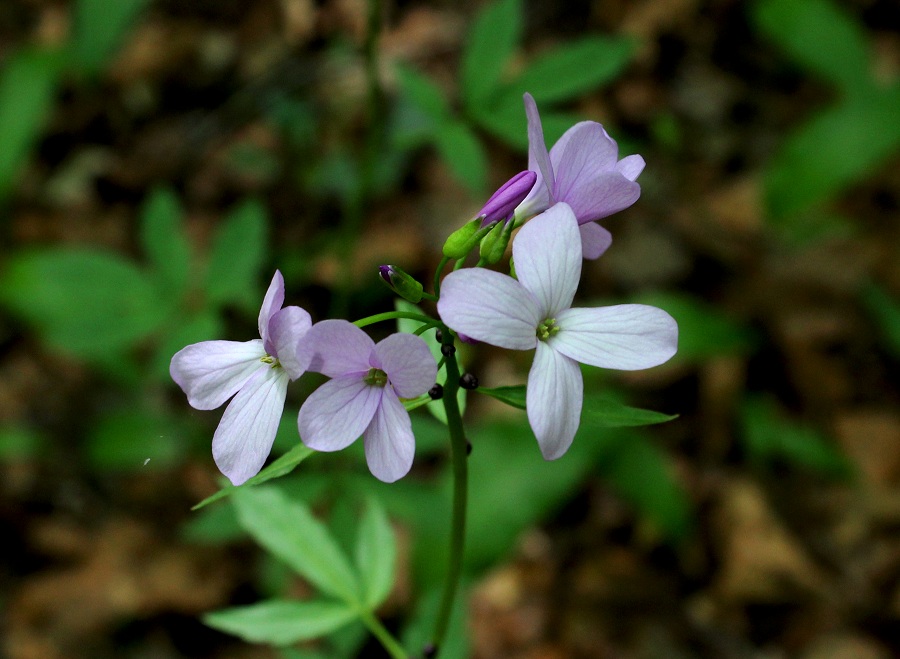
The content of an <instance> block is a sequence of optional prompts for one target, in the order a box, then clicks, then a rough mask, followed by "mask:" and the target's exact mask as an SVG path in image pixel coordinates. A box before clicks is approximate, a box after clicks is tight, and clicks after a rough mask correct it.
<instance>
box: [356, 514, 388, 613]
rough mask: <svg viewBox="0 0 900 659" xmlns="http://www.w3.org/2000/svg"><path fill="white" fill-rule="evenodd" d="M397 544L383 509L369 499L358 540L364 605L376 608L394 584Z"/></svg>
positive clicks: (357, 550)
mask: <svg viewBox="0 0 900 659" xmlns="http://www.w3.org/2000/svg"><path fill="white" fill-rule="evenodd" d="M396 561H397V544H396V542H395V540H394V532H393V530H392V529H391V524H390V522H389V521H388V517H387V514H386V513H385V512H384V508H382V507H381V504H379V503H378V501H377V500H376V499H374V498H370V499H369V504H368V506H367V507H366V512H365V514H364V515H363V518H362V523H361V524H360V527H359V532H358V535H357V538H356V567H357V569H358V570H359V574H360V578H361V580H362V587H363V592H364V593H365V603H366V604H367V605H368V606H369V607H371V608H372V609H374V608H375V607H377V606H378V605H379V604H381V603H382V602H383V601H384V598H385V597H387V596H388V593H390V592H391V586H393V584H394V566H395V563H396Z"/></svg>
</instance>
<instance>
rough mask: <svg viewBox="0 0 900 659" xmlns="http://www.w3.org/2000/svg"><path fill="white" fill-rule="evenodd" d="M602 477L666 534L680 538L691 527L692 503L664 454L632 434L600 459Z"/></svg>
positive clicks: (643, 439) (644, 439) (642, 438)
mask: <svg viewBox="0 0 900 659" xmlns="http://www.w3.org/2000/svg"><path fill="white" fill-rule="evenodd" d="M600 469H601V472H602V474H603V477H604V478H605V479H607V480H608V481H609V482H610V485H612V487H613V488H614V489H615V490H616V491H617V492H618V493H619V494H620V495H621V496H623V497H624V498H626V499H627V500H629V501H630V502H631V503H632V504H633V505H634V506H635V507H636V508H637V509H638V510H639V511H640V512H641V513H642V514H644V515H646V516H647V518H648V519H649V520H650V521H651V522H653V523H654V524H655V525H656V526H657V527H658V528H659V529H660V530H661V531H662V532H663V533H664V534H665V535H666V536H668V537H669V538H673V539H676V540H680V539H682V538H684V537H685V535H686V534H687V533H688V532H689V531H690V528H691V518H692V513H691V504H690V501H689V500H688V498H687V495H686V494H685V492H684V488H682V487H681V485H680V484H679V483H678V481H677V480H676V479H675V477H674V474H673V470H672V466H671V465H670V464H669V461H668V459H667V458H666V456H665V454H663V453H662V452H661V451H660V450H659V449H658V448H656V447H655V446H654V445H653V444H651V443H650V442H649V441H648V440H647V439H646V438H644V437H643V436H640V435H637V434H631V435H629V436H628V437H627V439H625V440H624V441H620V442H617V443H616V445H615V448H614V449H613V450H612V451H610V452H609V454H608V455H607V456H606V459H605V460H603V461H602V462H601V463H600Z"/></svg>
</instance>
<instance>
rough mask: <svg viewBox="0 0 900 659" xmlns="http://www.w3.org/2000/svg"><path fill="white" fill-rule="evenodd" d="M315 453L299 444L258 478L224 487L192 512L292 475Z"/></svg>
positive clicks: (254, 477)
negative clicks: (275, 479)
mask: <svg viewBox="0 0 900 659" xmlns="http://www.w3.org/2000/svg"><path fill="white" fill-rule="evenodd" d="M313 453H315V451H313V450H312V449H311V448H308V447H307V446H305V445H304V444H297V445H296V446H295V447H294V448H292V449H291V450H290V451H288V452H287V453H285V454H284V455H282V456H281V457H280V458H278V459H277V460H275V461H274V462H272V464H270V465H269V466H268V467H266V468H265V469H263V470H262V471H260V472H259V473H258V474H256V476H253V477H252V478H250V479H248V480H247V482H245V483H244V484H243V485H240V486H238V487H235V486H234V485H229V486H228V487H224V488H222V489H221V490H219V491H218V492H216V493H215V494H213V495H210V496H208V497H206V498H205V499H204V500H203V501H201V502H200V503H198V504H197V505H195V506H194V507H193V508H191V510H199V509H200V508H203V507H204V506H208V505H209V504H211V503H213V502H215V501H218V500H219V499H224V498H225V497H228V496H231V495H232V494H234V493H235V492H237V491H238V490H240V489H242V488H249V487H253V486H254V485H259V484H260V483H265V482H266V481H270V480H272V479H273V478H280V477H282V476H285V475H287V474H289V473H291V472H292V471H293V470H294V469H295V468H296V466H297V465H298V464H300V463H301V462H303V461H304V460H305V459H306V458H308V457H309V456H311V455H312V454H313Z"/></svg>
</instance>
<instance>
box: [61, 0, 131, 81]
mask: <svg viewBox="0 0 900 659" xmlns="http://www.w3.org/2000/svg"><path fill="white" fill-rule="evenodd" d="M147 2H148V0H116V2H109V1H108V0H77V1H76V2H75V16H74V21H73V22H74V30H73V31H74V35H73V39H72V54H73V59H74V63H75V65H76V66H77V67H78V68H80V69H81V70H82V71H84V72H86V73H96V72H97V71H98V70H100V69H101V68H102V67H103V65H104V64H105V63H106V62H107V60H108V59H109V58H110V57H111V56H112V55H113V54H114V53H115V50H116V49H117V48H118V47H119V45H120V44H121V43H122V40H123V39H124V37H125V34H126V32H127V31H128V29H129V28H130V27H131V25H132V23H134V21H135V19H136V18H137V16H138V14H140V12H141V10H142V9H143V8H144V7H145V6H146V5H147Z"/></svg>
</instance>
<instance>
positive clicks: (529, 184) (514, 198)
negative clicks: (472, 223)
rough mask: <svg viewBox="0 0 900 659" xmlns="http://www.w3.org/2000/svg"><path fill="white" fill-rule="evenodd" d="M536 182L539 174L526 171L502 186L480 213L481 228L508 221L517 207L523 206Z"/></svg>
mask: <svg viewBox="0 0 900 659" xmlns="http://www.w3.org/2000/svg"><path fill="white" fill-rule="evenodd" d="M535 181H537V174H535V173H534V172H530V171H524V172H519V173H518V174H516V175H515V176H513V177H512V178H511V179H509V180H508V181H507V182H506V183H504V184H503V185H502V186H500V189H499V190H497V192H495V193H494V194H492V195H491V198H490V199H488V200H487V203H486V204H485V205H484V207H483V208H482V209H481V211H479V213H478V217H480V218H482V220H481V226H483V227H486V226H490V225H491V224H496V223H497V222H501V221H503V220H506V219H508V218H509V217H510V216H511V215H512V214H513V211H515V210H516V206H518V205H519V204H521V203H522V202H523V201H524V200H525V197H527V196H528V193H529V192H531V188H533V187H534V183H535Z"/></svg>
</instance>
